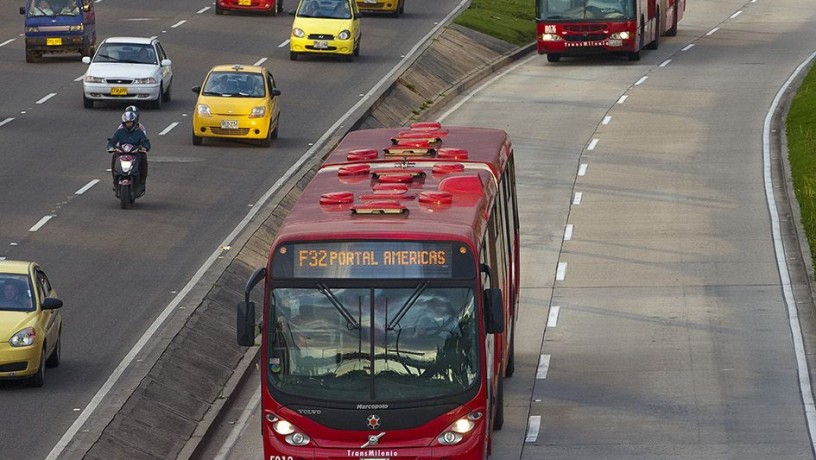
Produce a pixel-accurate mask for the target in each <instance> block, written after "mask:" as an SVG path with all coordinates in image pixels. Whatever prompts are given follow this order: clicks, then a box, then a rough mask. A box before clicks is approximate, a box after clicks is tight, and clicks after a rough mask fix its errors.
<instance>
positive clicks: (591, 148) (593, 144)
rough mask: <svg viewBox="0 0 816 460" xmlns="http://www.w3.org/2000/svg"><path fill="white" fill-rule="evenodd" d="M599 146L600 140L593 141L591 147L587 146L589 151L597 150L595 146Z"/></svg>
mask: <svg viewBox="0 0 816 460" xmlns="http://www.w3.org/2000/svg"><path fill="white" fill-rule="evenodd" d="M596 145H598V139H592V141H590V143H589V145H588V146H587V150H595V146H596Z"/></svg>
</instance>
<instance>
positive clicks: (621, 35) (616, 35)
mask: <svg viewBox="0 0 816 460" xmlns="http://www.w3.org/2000/svg"><path fill="white" fill-rule="evenodd" d="M630 36H631V34H630V33H629V32H627V31H623V32H615V33H614V34H612V35H610V36H609V38H612V39H615V38H618V39H621V40H628V39H629V37H630Z"/></svg>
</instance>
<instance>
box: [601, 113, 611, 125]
mask: <svg viewBox="0 0 816 460" xmlns="http://www.w3.org/2000/svg"><path fill="white" fill-rule="evenodd" d="M610 121H612V117H611V116H609V115H607V116H605V117H603V120H602V121H601V124H602V125H608V124H609V122H610Z"/></svg>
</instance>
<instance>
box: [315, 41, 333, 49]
mask: <svg viewBox="0 0 816 460" xmlns="http://www.w3.org/2000/svg"><path fill="white" fill-rule="evenodd" d="M314 47H315V48H317V49H319V50H324V49H326V48H328V47H329V42H327V41H326V40H315V41H314Z"/></svg>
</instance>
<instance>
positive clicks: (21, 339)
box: [9, 327, 37, 347]
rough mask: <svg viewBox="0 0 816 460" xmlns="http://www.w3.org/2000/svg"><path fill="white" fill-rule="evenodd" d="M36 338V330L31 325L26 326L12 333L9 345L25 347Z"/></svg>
mask: <svg viewBox="0 0 816 460" xmlns="http://www.w3.org/2000/svg"><path fill="white" fill-rule="evenodd" d="M36 338H37V331H36V330H34V328H33V327H27V328H25V329H23V330H22V331H19V332H17V333H16V334H14V335H12V336H11V338H10V339H9V345H11V346H12V347H27V346H29V345H32V344H33V343H34V340H35V339H36Z"/></svg>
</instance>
